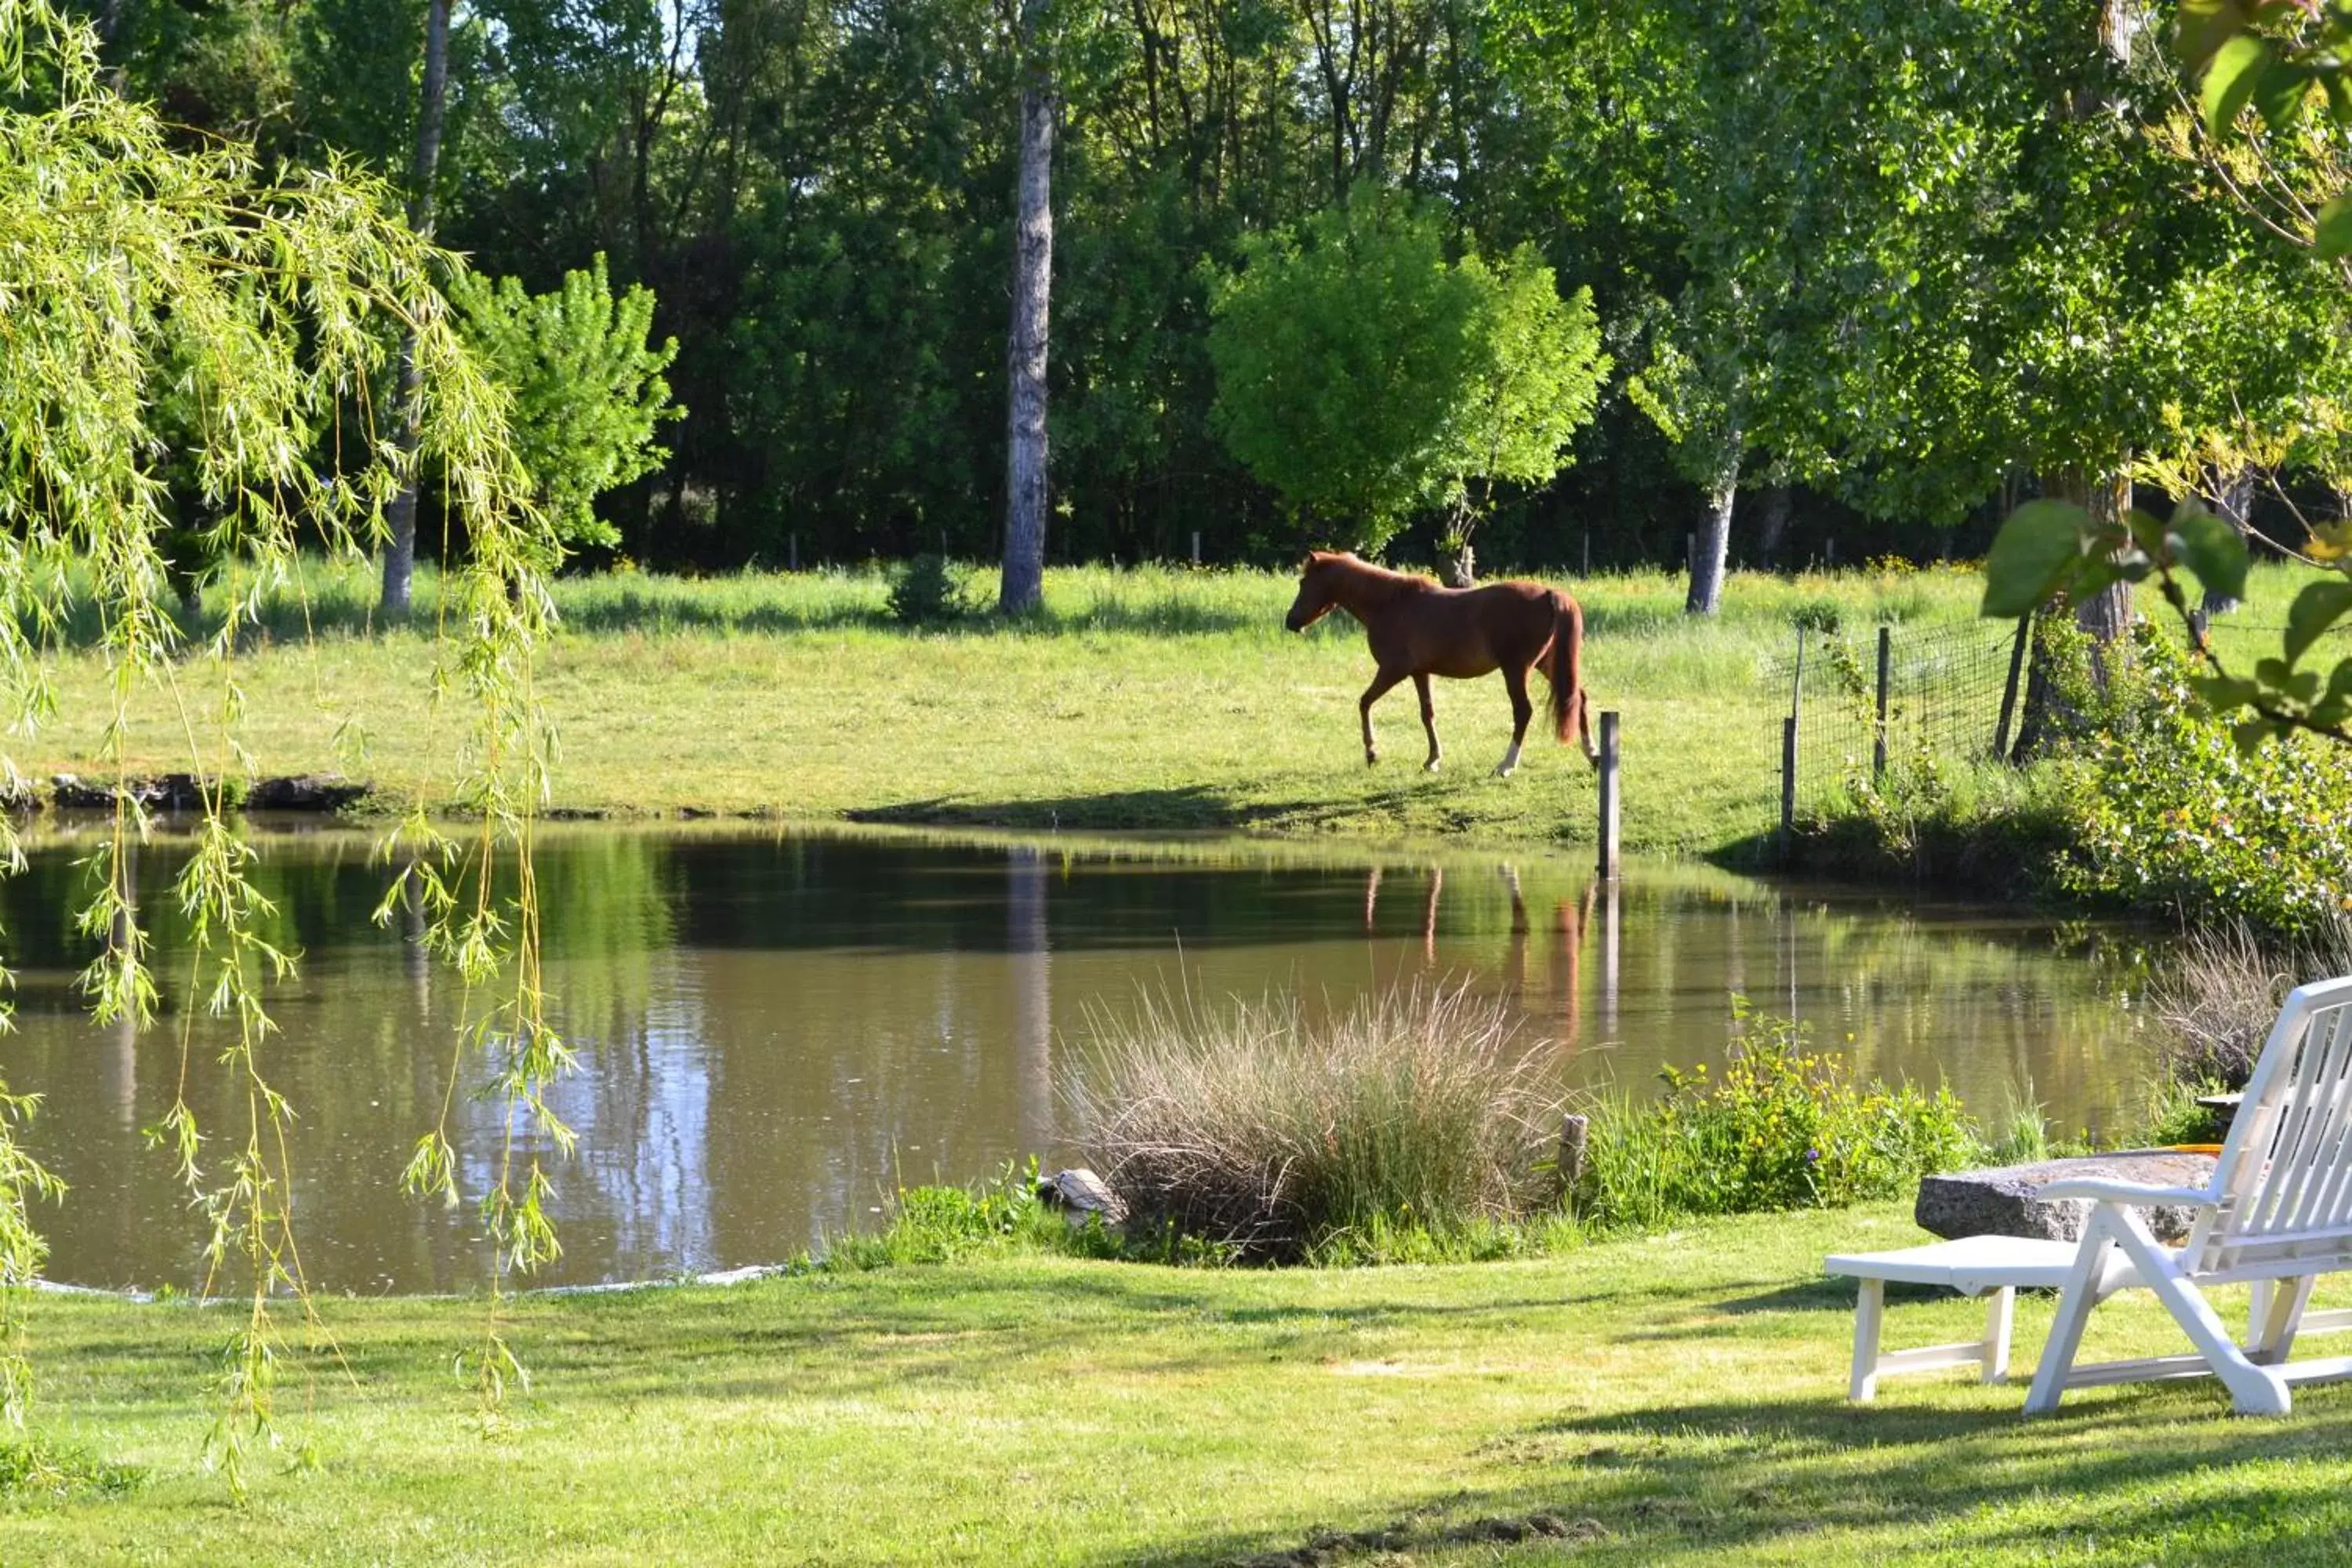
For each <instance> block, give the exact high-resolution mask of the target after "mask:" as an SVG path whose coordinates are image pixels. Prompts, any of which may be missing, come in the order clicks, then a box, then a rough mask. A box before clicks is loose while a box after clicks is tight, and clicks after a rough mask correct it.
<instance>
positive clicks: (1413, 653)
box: [1283, 550, 1601, 777]
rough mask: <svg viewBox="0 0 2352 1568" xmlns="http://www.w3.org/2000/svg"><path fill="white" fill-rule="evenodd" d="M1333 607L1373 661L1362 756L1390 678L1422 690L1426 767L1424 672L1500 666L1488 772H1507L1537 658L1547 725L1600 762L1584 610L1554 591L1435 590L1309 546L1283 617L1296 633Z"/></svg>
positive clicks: (1432, 717)
mask: <svg viewBox="0 0 2352 1568" xmlns="http://www.w3.org/2000/svg"><path fill="white" fill-rule="evenodd" d="M1335 609H1338V610H1345V611H1347V612H1348V613H1349V615H1351V616H1355V617H1356V619H1357V620H1359V621H1361V622H1362V623H1363V626H1364V632H1365V635H1366V636H1367V637H1369V638H1370V642H1371V645H1372V658H1373V659H1374V660H1375V661H1376V662H1377V663H1378V665H1379V667H1380V668H1379V669H1378V671H1377V672H1376V673H1375V674H1374V675H1373V677H1372V683H1371V685H1370V686H1368V687H1366V688H1365V689H1364V695H1363V698H1362V700H1360V702H1359V703H1358V704H1357V707H1358V708H1359V710H1360V711H1361V712H1362V714H1363V720H1364V761H1365V762H1366V763H1375V762H1378V761H1379V760H1380V752H1379V749H1378V748H1377V747H1375V746H1374V745H1373V743H1372V704H1373V703H1375V702H1378V701H1379V700H1381V698H1382V697H1383V696H1385V695H1387V693H1388V691H1389V689H1390V688H1391V687H1393V686H1395V685H1396V684H1397V683H1398V682H1399V681H1401V680H1402V679H1405V678H1406V677H1407V676H1410V677H1412V685H1413V689H1414V690H1415V691H1417V692H1419V693H1420V694H1421V724H1422V728H1423V729H1424V730H1426V731H1429V760H1428V761H1427V762H1426V763H1423V764H1422V765H1423V766H1424V767H1426V768H1428V769H1430V770H1431V771H1432V772H1434V771H1435V770H1436V767H1437V763H1438V759H1439V756H1440V754H1441V753H1440V751H1439V748H1438V744H1437V709H1436V707H1435V705H1434V704H1433V703H1432V702H1431V701H1430V700H1429V678H1430V677H1431V676H1433V675H1443V676H1447V677H1449V678H1452V679H1463V680H1468V679H1476V678H1477V677H1479V676H1482V675H1492V674H1493V673H1494V672H1495V671H1496V670H1497V669H1499V670H1501V671H1502V672H1503V685H1504V687H1505V688H1506V689H1507V690H1508V691H1509V692H1510V694H1511V749H1510V750H1509V751H1507V752H1504V753H1503V760H1502V762H1501V763H1499V764H1497V765H1496V769H1495V772H1496V773H1499V774H1501V775H1503V776H1505V777H1508V776H1509V775H1510V772H1511V770H1512V769H1513V768H1515V767H1517V766H1518V764H1519V747H1520V745H1521V744H1522V743H1523V742H1525V741H1526V740H1527V738H1528V720H1529V719H1530V718H1532V717H1533V716H1534V714H1535V704H1534V703H1532V702H1530V701H1529V700H1528V670H1530V669H1532V668H1535V667H1537V666H1538V665H1541V666H1542V667H1543V672H1544V677H1545V679H1548V680H1549V681H1550V682H1551V716H1552V728H1553V729H1554V731H1557V733H1558V734H1559V739H1560V740H1562V741H1566V740H1567V739H1568V732H1569V730H1570V727H1571V726H1573V727H1574V728H1575V729H1576V731H1577V732H1578V735H1579V737H1580V739H1581V740H1582V742H1583V743H1584V755H1585V759H1586V760H1587V761H1589V762H1591V763H1593V764H1594V765H1595V766H1598V765H1599V763H1600V759H1601V754H1600V752H1597V751H1596V750H1594V748H1593V744H1592V716H1591V713H1590V712H1589V711H1588V710H1587V705H1586V702H1585V697H1584V685H1583V678H1582V676H1581V675H1580V669H1579V667H1580V659H1581V658H1582V650H1583V646H1584V615H1583V612H1582V611H1580V610H1579V609H1578V608H1577V607H1576V601H1575V600H1573V599H1571V598H1570V597H1569V596H1568V595H1565V594H1563V593H1561V592H1559V590H1558V589H1556V588H1547V587H1545V586H1544V585H1543V584H1540V583H1489V584H1486V585H1485V586H1483V587H1478V588H1442V587H1440V586H1438V584H1435V583H1433V582H1432V581H1431V580H1430V579H1428V578H1426V577H1416V576H1413V575H1412V574H1408V573H1403V572H1391V571H1390V570H1389V569H1388V568H1386V567H1384V566H1375V565H1372V564H1371V563H1370V562H1366V561H1359V560H1357V559H1356V557H1355V556H1353V555H1350V554H1348V553H1346V552H1332V551H1326V550H1318V551H1315V552H1312V553H1311V554H1309V555H1308V556H1307V563H1306V566H1305V568H1304V569H1303V572H1302V574H1301V575H1300V578H1299V582H1298V597H1297V600H1296V601H1295V602H1293V603H1292V605H1291V606H1290V614H1289V616H1287V617H1286V619H1285V620H1284V622H1283V624H1284V625H1285V626H1288V627H1289V628H1290V629H1291V630H1292V631H1294V632H1303V631H1305V630H1306V629H1307V627H1308V626H1313V625H1314V624H1315V623H1316V622H1317V621H1318V620H1320V619H1322V618H1323V617H1324V616H1327V615H1328V614H1330V613H1331V611H1333V610H1335Z"/></svg>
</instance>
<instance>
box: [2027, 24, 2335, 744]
mask: <svg viewBox="0 0 2352 1568" xmlns="http://www.w3.org/2000/svg"><path fill="white" fill-rule="evenodd" d="M2176 46H2177V47H2178V49H2179V54H2180V56H2181V58H2182V62H2183V64H2184V65H2185V66H2186V67H2187V68H2189V70H2190V71H2191V72H2192V73H2194V74H2195V75H2196V77H2197V78H2198V107H2199V110H2200V115H2201V118H2202V121H2203V125H2202V129H2203V131H2204V132H2205V134H2206V135H2207V136H2208V137H2210V139H2212V141H2213V142H2216V143H2220V144H2222V145H2224V146H2226V145H2228V144H2230V143H2231V142H2235V141H2237V140H2240V139H2245V138H2252V137H2260V136H2263V135H2269V134H2277V133H2281V132H2288V131H2291V130H2293V129H2294V128H2296V127H2297V126H2298V125H2299V124H2302V123H2305V122H2307V117H2308V116H2309V115H2310V114H2312V113H2314V112H2320V113H2324V114H2326V116H2327V117H2328V118H2329V119H2331V120H2333V121H2336V123H2337V124H2338V125H2339V126H2343V125H2352V6H2347V5H2341V4H2334V5H2320V4H2317V3H2316V0H2310V3H2294V0H2252V3H2244V0H2187V3H2186V4H2184V5H2181V6H2180V8H2179V31H2178V36H2177V38H2176ZM2217 169H2219V171H2220V172H2221V174H2223V175H2224V176H2225V177H2226V176H2227V175H2228V169H2227V167H2226V165H2225V164H2224V163H2221V162H2219V161H2217ZM2230 183H2231V189H2232V190H2233V191H2235V190H2237V189H2238V188H2239V187H2238V184H2236V183H2235V182H2230ZM2282 189H2284V191H2285V195H2286V196H2287V198H2288V200H2289V205H2290V206H2291V207H2292V208H2293V210H2294V216H2295V219H2296V223H2295V225H2294V226H2287V225H2282V224H2279V223H2277V222H2275V221H2273V222H2270V223H2268V224H2266V226H2267V227H2269V228H2270V229H2271V230H2272V231H2273V233H2275V234H2277V235H2279V236H2280V237H2283V238H2284V239H2285V240H2287V241H2289V242H2291V243H2294V244H2298V245H2299V244H2302V243H2305V239H2304V235H2303V233H2302V226H2303V225H2304V224H2305V223H2306V222H2307V225H2308V229H2309V240H2308V243H2309V244H2310V246H2311V247H2312V248H2313V249H2314V250H2315V251H2316V252H2317V253H2318V254H2319V255H2321V256H2324V257H2330V258H2341V257H2344V256H2346V255H2347V254H2352V193H2347V192H2338V193H2336V194H2335V195H2330V196H2327V197H2326V199H2325V200H2324V201H2322V202H2321V203H2320V205H2318V207H2317V209H2316V210H2315V211H2314V212H2310V213H2309V214H2308V216H2307V218H2305V216H2304V214H2305V206H2306V205H2307V204H2305V202H2304V201H2303V199H2302V197H2301V195H2299V193H2297V192H2296V191H2295V190H2294V189H2293V188H2291V186H2283V187H2282ZM2247 205H2248V206H2249V210H2250V211H2252V212H2253V214H2254V216H2255V217H2256V219H2257V220H2258V221H2260V220H2261V219H2262V217H2263V213H2262V211H2261V210H2260V205H2259V204H2253V203H2248V204H2247ZM2307 526H2308V528H2309V531H2310V539H2309V541H2308V542H2307V543H2306V544H2305V553H2306V555H2307V557H2308V558H2309V559H2310V560H2311V561H2312V562H2313V563H2315V564H2317V565H2320V566H2323V567H2326V568H2328V569H2329V571H2330V572H2331V573H2333V574H2334V575H2333V576H2329V577H2322V578H2320V579H2318V580H2317V581H2315V582H2312V583H2309V584H2305V586H2304V588H2303V590H2302V591H2301V592H2300V593H2299V594H2297V595H2296V596H2295V599H2294V605H2292V606H2291V607H2290V608H2289V610H2288V612H2287V626H2286V630H2285V633H2284V637H2283V640H2282V644H2281V647H2280V651H2279V653H2278V654H2277V655H2276V656H2274V657H2269V658H2262V659H2258V660H2257V661H2255V663H2254V665H2253V667H2252V668H2251V669H2249V670H2243V671H2233V670H2231V668H2229V667H2228V666H2227V665H2225V664H2224V663H2223V662H2222V660H2221V656H2220V655H2219V654H2218V653H2217V652H2216V651H2215V650H2214V647H2213V644H2212V640H2211V638H2210V637H2208V636H2207V635H2206V631H2205V626H2204V623H2203V621H2202V619H2201V617H2200V616H2198V615H2196V614H2195V613H2193V612H2192V611H2191V609H2190V607H2189V601H2188V596H2187V595H2186V593H2185V592H2184V591H2183V589H2182V587H2181V583H2180V574H2181V573H2183V572H2186V573H2187V574H2189V575H2190V576H2193V577H2194V578H2196V579H2197V581H2198V582H2199V583H2200V584H2202V585H2203V586H2204V587H2205V589H2206V590H2207V591H2208V592H2209V593H2212V594H2216V595H2221V596H2223V597H2225V598H2236V597H2238V596H2240V595H2242V592H2243V590H2244V586H2245V578H2246V567H2247V552H2246V545H2245V541H2244V539H2243V538H2242V536H2241V535H2240V534H2239V533H2238V531H2236V530H2235V529H2233V528H2231V526H2230V525H2229V524H2228V523H2226V522H2224V521H2221V519H2219V518H2217V517H2215V516H2213V515H2212V514H2211V513H2210V512H2209V511H2207V510H2205V508H2204V507H2203V506H2202V504H2200V502H2198V501H2196V500H2193V499H2191V500H2184V501H2183V502H2181V503H2180V505H2179V506H2178V507H2177V508H2176V509H2175V510H2174V512H2173V515H2172V518H2171V520H2170V521H2168V522H2166V521H2158V520H2157V519H2156V518H2155V517H2153V516H2151V515H2150V514H2148V513H2147V512H2145V511H2140V510H2132V511H2129V512H2127V513H2126V515H2124V516H2122V517H2120V518H2118V519H2116V520H2115V521H2095V520H2094V519H2093V518H2092V517H2091V516H2090V515H2089V514H2088V513H2087V512H2086V511H2084V509H2083V508H2081V507H2079V506H2075V505H2073V504H2071V503H2068V502H2064V501H2057V500H2038V501H2030V502H2028V503H2027V504H2026V505H2024V506H2021V507H2020V508H2018V509H2017V510H2016V511H2014V512H2012V513H2011V515H2010V517H2009V518H2008V520H2007V521H2005V522H2003V523H2002V525H2001V529H2000V534H1999V535H1998V536H1997V537H1996V538H1995V539H1994V541H1993V547H1992V551H1991V553H1990V556H1989V557H1988V558H1987V560H1986V562H1985V594H1984V604H1983V610H1984V613H1985V614H1986V615H1987V616H2021V615H2024V614H2027V613H2028V612H2030V611H2032V610H2034V609H2036V608H2038V607H2040V606H2042V605H2047V604H2049V603H2050V602H2052V601H2053V599H2056V598H2057V597H2059V596H2060V595H2066V596H2068V597H2071V598H2074V599H2084V598H2087V597H2089V596H2090V595H2094V594H2096V593H2098V592H2099V591H2101V590H2102V589H2105V588H2106V587H2108V586H2110V585H2112V584H2116V583H2117V582H2128V583H2138V582H2145V581H2147V580H2148V579H2149V578H2151V577H2153V578H2154V579H2155V580H2156V581H2157V582H2158V584H2159V587H2160V589H2161V591H2162V593H2163V595H2164V598H2165V602H2166V603H2167V604H2168V605H2171V606H2172V607H2173V609H2174V611H2175V612H2176V613H2177V614H2178V615H2179V616H2180V618H2181V621H2182V623H2183V625H2184V626H2186V627H2187V628H2188V634H2189V644H2190V646H2191V647H2193V648H2194V649H2195V650H2196V653H2197V656H2198V658H2199V659H2200V662H2201V663H2202V664H2203V665H2204V667H2205V668H2206V670H2207V672H2208V673H2206V674H2204V675H2201V676H2199V677H2197V678H2195V679H2193V680H2192V681H2191V682H2190V685H2191V688H2192V689H2194V690H2195V691H2196V692H2197V694H2198V696H2199V697H2200V698H2201V699H2202V700H2204V701H2205V702H2206V703H2207V704H2208V705H2209V706H2210V707H2211V708H2212V709H2213V710H2214V711H2215V712H2216V713H2219V714H2222V715H2225V716H2226V715H2230V714H2233V713H2242V714H2243V715H2244V717H2242V718H2241V719H2239V720H2238V721H2237V723H2236V726H2235V737H2236V740H2237V742H2238V744H2239V745H2240V746H2241V747H2242V748H2243V749H2246V750H2249V751H2251V750H2252V749H2253V748H2254V747H2256V746H2258V745H2260V744H2262V742H2264V741H2265V740H2271V739H2274V738H2277V737H2281V736H2284V735H2286V734H2289V733H2291V732H2294V731H2302V732H2305V733H2308V734H2314V735H2319V736H2323V737H2325V738H2326V739H2328V740H2330V741H2333V742H2336V743H2338V744H2340V745H2347V746H2352V658H2345V659H2340V660H2338V661H2337V662H2336V665H2335V666H2334V667H2333V668H2329V669H2326V670H2322V669H2320V668H2305V665H2304V659H2305V656H2306V655H2307V654H2309V653H2310V651H2311V650H2312V648H2313V647H2314V646H2315V644H2316V643H2317V642H2318V640H2319V639H2320V637H2323V636H2325V635H2326V633H2327V632H2328V631H2329V630H2330V629H2331V628H2332V627H2334V626H2336V624H2337V623H2338V622H2340V621H2342V620H2343V619H2344V618H2345V617H2346V616H2347V615H2352V518H2340V519H2336V520H2335V521H2322V522H2315V523H2311V524H2309V525H2307Z"/></svg>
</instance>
